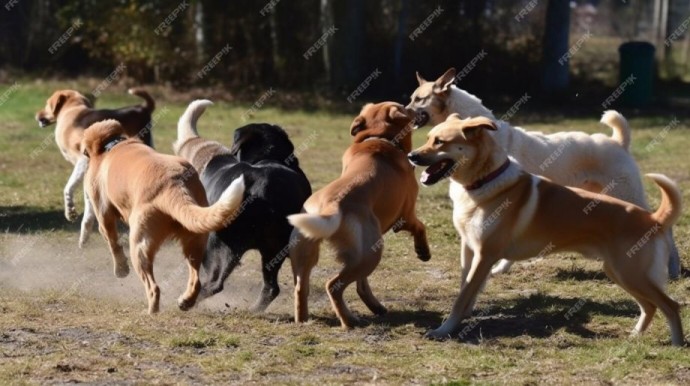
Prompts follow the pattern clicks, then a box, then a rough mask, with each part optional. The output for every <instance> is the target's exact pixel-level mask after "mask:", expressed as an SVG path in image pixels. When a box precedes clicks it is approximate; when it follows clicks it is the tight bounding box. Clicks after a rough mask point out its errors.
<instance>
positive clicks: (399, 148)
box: [362, 137, 405, 153]
mask: <svg viewBox="0 0 690 386" xmlns="http://www.w3.org/2000/svg"><path fill="white" fill-rule="evenodd" d="M375 139H378V140H380V141H384V142H388V143H390V144H391V145H393V146H395V147H396V148H397V149H398V150H400V151H401V152H403V153H405V149H403V148H402V147H401V146H400V143H398V142H396V141H391V140H390V139H388V138H383V137H367V138H366V139H365V140H364V141H362V142H366V141H373V140H375Z"/></svg>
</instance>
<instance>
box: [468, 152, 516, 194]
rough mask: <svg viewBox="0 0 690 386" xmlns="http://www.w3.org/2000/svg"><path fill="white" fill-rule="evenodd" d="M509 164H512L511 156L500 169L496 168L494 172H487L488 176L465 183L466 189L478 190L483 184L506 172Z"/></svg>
mask: <svg viewBox="0 0 690 386" xmlns="http://www.w3.org/2000/svg"><path fill="white" fill-rule="evenodd" d="M508 166H510V158H508V159H506V162H504V163H503V165H501V166H499V168H498V169H496V170H494V171H493V172H491V173H489V174H487V175H486V176H484V177H482V178H480V179H478V180H477V181H474V182H473V183H472V184H470V185H465V186H464V188H465V190H476V189H479V188H481V187H482V186H484V185H486V184H488V183H489V182H491V181H493V180H495V179H496V178H497V177H498V176H500V175H501V173H503V172H505V171H506V169H508Z"/></svg>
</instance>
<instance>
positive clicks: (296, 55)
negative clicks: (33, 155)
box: [0, 0, 690, 98]
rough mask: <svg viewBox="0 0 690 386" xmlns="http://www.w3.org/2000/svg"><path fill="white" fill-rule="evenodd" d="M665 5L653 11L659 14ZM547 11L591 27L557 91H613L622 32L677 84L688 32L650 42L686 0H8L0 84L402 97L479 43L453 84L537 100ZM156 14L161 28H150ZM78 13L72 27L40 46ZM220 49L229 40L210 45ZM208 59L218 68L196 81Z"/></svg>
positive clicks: (681, 81)
mask: <svg viewBox="0 0 690 386" xmlns="http://www.w3.org/2000/svg"><path fill="white" fill-rule="evenodd" d="M660 4H661V5H660ZM664 4H665V5H666V8H665V14H664V15H665V16H666V17H665V18H663V19H659V16H658V14H659V13H658V10H657V8H658V7H660V6H663V5H664ZM8 5H11V7H8ZM549 6H558V7H568V8H569V9H570V11H569V13H570V18H569V20H568V21H567V23H569V28H568V29H567V30H566V33H567V32H569V36H568V35H566V36H565V39H569V45H572V44H574V43H575V42H576V41H577V40H578V39H579V38H580V37H581V36H583V35H584V34H586V33H587V32H588V31H589V32H590V33H591V34H592V37H591V38H588V39H587V40H586V41H585V42H584V43H583V44H582V46H581V48H580V50H579V51H578V52H577V53H575V54H574V55H573V56H572V58H571V60H570V63H569V64H568V66H566V71H568V72H569V76H570V80H569V83H570V86H569V88H570V89H573V88H575V89H580V88H582V89H587V90H590V91H589V92H592V93H596V92H597V91H596V90H601V91H599V93H600V94H602V95H604V94H605V93H608V92H610V90H611V88H615V87H616V85H617V84H618V81H619V79H618V51H617V49H618V46H619V45H620V44H621V43H624V42H626V41H630V40H646V41H651V42H652V43H653V44H655V45H656V46H657V51H658V52H657V55H658V61H659V63H661V64H662V65H661V66H659V69H658V71H657V77H658V78H657V80H658V82H660V83H661V84H662V85H664V84H665V85H667V86H668V85H669V84H670V85H673V86H674V87H676V88H677V87H681V89H683V88H682V86H683V85H685V82H686V81H687V80H688V79H687V62H688V38H687V36H686V35H687V34H686V33H683V34H682V36H681V37H680V39H678V40H677V41H675V42H674V43H673V44H671V46H670V47H668V48H666V47H661V48H663V50H661V51H663V52H659V51H660V49H659V48H660V47H659V46H660V45H664V44H663V40H662V39H663V38H664V36H668V35H670V34H671V32H673V30H675V29H676V28H677V27H678V26H680V25H681V24H682V23H683V22H684V20H686V19H687V17H688V16H690V0H627V1H623V0H608V1H607V0H588V1H583V0H581V1H567V0H548V1H547V0H452V1H451V0H434V1H430V0H417V1H412V0H367V1H365V0H259V1H256V0H231V1H210V0H184V1H182V2H181V1H180V0H113V1H101V0H11V1H10V2H8V3H6V4H5V7H4V8H5V9H0V26H1V27H0V30H1V31H2V34H0V61H1V62H2V63H3V66H2V75H3V76H0V79H3V78H4V79H7V78H11V77H12V76H13V74H15V73H23V74H32V75H34V76H36V77H42V78H45V77H76V76H95V77H101V78H102V77H104V76H107V75H108V74H109V73H111V72H112V71H113V69H114V68H116V67H117V66H118V65H119V64H120V63H123V64H125V65H126V68H127V69H126V76H127V77H128V78H129V79H131V80H132V81H133V82H137V83H144V84H146V83H159V84H166V85H170V86H171V87H174V88H177V89H186V88H190V87H205V86H209V85H215V86H222V87H225V88H228V89H232V90H234V92H235V94H242V93H243V92H247V93H248V94H251V95H254V94H255V93H256V92H260V91H261V90H265V89H267V88H268V87H274V88H280V89H282V90H290V91H295V92H306V93H320V94H324V95H329V96H332V97H335V98H344V97H346V96H347V95H349V94H350V93H351V92H352V91H353V90H354V89H355V88H357V86H358V85H359V84H360V83H361V82H362V81H363V80H364V79H366V78H367V76H369V75H370V74H372V73H373V72H374V71H375V70H377V69H378V71H380V72H381V75H380V76H379V77H378V78H376V80H375V81H372V82H371V86H370V87H369V88H367V90H366V97H368V98H381V97H387V98H401V97H405V96H406V95H408V94H409V92H410V91H411V90H412V89H414V87H415V86H416V80H415V76H414V72H415V71H420V73H422V74H423V75H424V76H425V77H426V78H429V79H433V78H435V77H437V76H438V75H440V74H441V73H442V72H443V71H444V70H445V69H446V68H448V67H451V66H455V67H456V68H457V69H458V70H460V69H462V68H463V67H464V66H466V65H467V64H468V63H470V62H471V61H472V59H473V58H475V57H476V56H477V55H478V54H479V53H480V52H485V53H486V54H487V55H486V58H484V59H481V60H480V61H479V62H478V63H477V65H476V68H474V69H473V70H472V71H471V72H470V73H469V74H468V76H466V77H465V78H463V79H462V80H461V86H462V87H463V88H465V89H468V90H470V91H473V92H475V93H478V94H481V95H486V96H489V97H490V98H494V97H499V96H504V97H515V96H519V95H522V94H524V93H526V92H527V93H530V94H531V95H540V94H541V95H543V92H542V91H543V90H541V88H540V86H539V84H540V82H539V79H540V74H541V73H542V71H543V62H544V59H543V58H544V49H543V45H544V44H543V42H544V37H545V35H546V34H548V33H551V34H553V33H554V32H547V31H545V28H546V24H545V18H546V14H547V12H546V10H547V7H549ZM532 8H533V9H532ZM439 9H440V11H438V10H439ZM525 9H530V11H529V12H527V13H526V15H525V16H524V18H522V19H520V20H518V19H517V18H516V16H517V15H518V14H519V13H520V12H521V11H522V10H525ZM435 12H436V13H438V12H440V13H439V14H438V15H437V16H436V17H433V15H434V13H435ZM175 14H176V16H174V15H175ZM429 18H430V21H431V22H430V24H429V26H428V28H426V29H425V30H424V31H423V32H422V33H421V34H420V35H419V36H418V37H417V38H415V39H414V40H413V39H411V38H410V34H411V33H412V32H413V31H414V30H415V29H416V28H418V27H419V26H420V25H422V24H423V23H424V21H425V20H427V19H429ZM166 19H167V20H169V21H170V22H169V23H168V24H169V27H166V28H162V29H161V28H160V26H161V24H162V23H166ZM657 19H659V20H661V21H662V23H663V24H664V26H663V28H665V29H663V31H664V36H660V35H659V31H660V30H661V27H660V26H659V20H657ZM77 21H80V22H81V23H82V24H81V27H79V28H75V29H74V31H73V33H72V34H71V35H70V36H69V38H68V39H67V42H66V43H65V44H64V45H62V46H61V47H60V48H59V49H58V50H57V52H55V53H54V54H50V53H49V52H48V48H49V47H51V45H53V44H54V42H55V41H56V40H58V39H59V38H60V37H61V36H63V35H64V34H65V32H66V31H68V30H69V28H70V27H71V26H73V25H74V23H75V22H77ZM331 26H335V28H336V29H337V30H336V31H335V33H333V34H331V35H326V36H327V38H326V39H325V41H326V45H325V46H323V47H321V48H319V49H318V50H317V51H316V53H315V54H314V55H313V56H312V57H310V58H308V59H305V57H304V56H303V55H304V54H305V52H306V51H307V50H308V49H309V48H310V47H312V46H313V45H314V44H315V43H316V42H317V41H319V39H320V38H321V37H322V35H324V33H326V32H327V31H328V28H330V27H331ZM226 46H230V47H231V48H232V49H231V50H230V51H229V52H228V53H227V54H225V55H221V54H219V53H221V52H222V50H223V47H226ZM217 54H218V55H220V56H221V57H220V61H219V63H218V64H217V65H216V66H215V67H213V69H212V70H211V71H210V72H209V73H208V75H207V76H204V77H203V78H199V77H198V76H197V73H198V71H199V70H201V69H202V68H203V67H204V66H205V65H207V64H208V63H209V61H211V60H212V59H213V58H214V56H216V55H217ZM669 87H671V86H669ZM671 88H673V87H671ZM683 90H684V89H683ZM239 97H241V95H239Z"/></svg>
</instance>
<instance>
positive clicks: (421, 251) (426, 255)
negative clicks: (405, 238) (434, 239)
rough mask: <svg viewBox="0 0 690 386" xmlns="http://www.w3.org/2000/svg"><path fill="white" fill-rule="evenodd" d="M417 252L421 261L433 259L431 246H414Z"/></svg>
mask: <svg viewBox="0 0 690 386" xmlns="http://www.w3.org/2000/svg"><path fill="white" fill-rule="evenodd" d="M414 251H415V253H417V258H418V259H419V260H421V261H429V260H431V251H429V246H428V245H424V246H421V247H415V248H414Z"/></svg>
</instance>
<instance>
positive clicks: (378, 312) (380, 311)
mask: <svg viewBox="0 0 690 386" xmlns="http://www.w3.org/2000/svg"><path fill="white" fill-rule="evenodd" d="M371 312H373V313H374V315H378V316H381V315H386V314H387V313H388V309H387V308H386V307H384V306H379V307H375V308H372V309H371Z"/></svg>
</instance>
